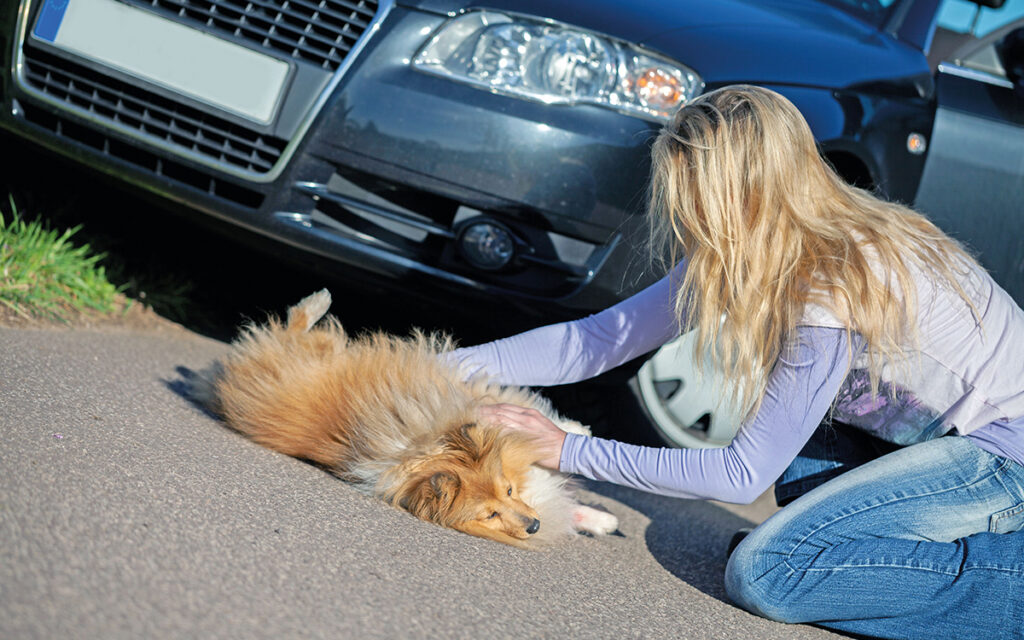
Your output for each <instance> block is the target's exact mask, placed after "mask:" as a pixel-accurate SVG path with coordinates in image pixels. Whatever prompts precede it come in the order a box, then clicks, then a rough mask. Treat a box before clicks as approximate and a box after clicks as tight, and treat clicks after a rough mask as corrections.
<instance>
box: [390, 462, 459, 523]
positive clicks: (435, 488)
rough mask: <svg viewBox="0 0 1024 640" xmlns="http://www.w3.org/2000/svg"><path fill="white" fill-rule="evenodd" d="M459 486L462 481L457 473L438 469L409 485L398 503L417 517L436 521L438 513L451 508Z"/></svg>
mask: <svg viewBox="0 0 1024 640" xmlns="http://www.w3.org/2000/svg"><path fill="white" fill-rule="evenodd" d="M461 488H462V483H461V482H460V481H459V477H458V476H457V475H455V474H453V473H449V472H446V471H438V472H437V473H435V474H433V475H431V476H427V477H422V478H420V479H419V480H417V481H416V482H415V483H413V484H412V486H409V488H408V490H407V491H405V492H404V495H402V496H401V497H400V498H399V501H398V504H399V506H401V507H402V508H403V509H405V510H406V511H408V512H409V513H412V514H413V515H415V516H417V517H420V518H424V519H426V520H435V521H436V520H437V518H438V516H439V515H440V514H442V513H445V512H447V511H448V510H449V509H450V508H451V506H452V504H453V503H454V502H455V499H456V497H458V495H459V490H460V489H461Z"/></svg>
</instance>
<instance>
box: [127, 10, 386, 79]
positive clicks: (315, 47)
mask: <svg viewBox="0 0 1024 640" xmlns="http://www.w3.org/2000/svg"><path fill="white" fill-rule="evenodd" d="M128 3H129V4H132V5H135V6H138V7H146V8H155V9H157V10H159V11H160V12H161V13H164V14H165V15H168V14H169V15H170V16H171V17H172V18H173V19H174V20H176V21H178V22H181V23H183V24H190V23H191V24H193V25H195V26H201V27H202V28H205V29H207V30H211V29H212V30H213V31H216V32H219V33H221V34H224V35H227V36H230V37H233V38H240V39H242V40H245V41H247V42H251V43H254V44H256V45H257V46H259V47H261V48H264V49H269V50H272V51H277V52H281V53H284V54H286V55H288V56H290V57H292V58H294V59H296V60H301V61H306V62H312V63H314V64H317V65H319V66H321V67H323V68H324V69H327V70H329V71H332V72H333V71H335V70H336V69H337V68H338V67H339V66H340V65H341V63H342V62H343V61H344V59H345V56H346V55H347V54H348V52H349V50H350V49H351V48H352V47H353V46H354V45H355V43H356V40H358V39H359V37H360V36H361V35H362V34H363V32H364V31H366V29H367V27H368V26H369V24H370V23H371V22H372V20H373V17H374V15H376V13H377V4H378V3H377V2H368V1H366V0H128Z"/></svg>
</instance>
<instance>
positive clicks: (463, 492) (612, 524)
mask: <svg viewBox="0 0 1024 640" xmlns="http://www.w3.org/2000/svg"><path fill="white" fill-rule="evenodd" d="M330 303H331V298H330V294H329V293H328V292H327V290H322V291H320V292H317V293H314V294H313V295H311V296H309V297H307V298H305V299H304V300H302V301H301V302H299V304H297V305H295V306H294V307H292V308H291V309H289V311H288V319H287V322H286V323H283V324H282V323H281V322H280V321H278V320H276V319H271V320H269V321H268V322H267V324H266V325H263V326H250V327H248V328H246V329H244V330H243V331H242V333H241V335H240V336H239V337H238V339H236V340H235V342H234V343H233V345H232V350H231V352H230V353H229V355H228V356H227V357H225V358H224V359H223V360H222V361H221V362H219V363H217V364H216V365H214V367H212V368H211V369H210V370H209V371H207V372H205V373H204V374H202V375H200V376H199V378H198V380H197V381H196V383H195V385H194V386H193V393H194V394H195V397H196V399H197V400H199V401H200V402H201V403H202V404H204V405H205V406H206V407H208V408H209V409H210V410H211V411H213V412H214V413H215V414H217V415H219V416H221V417H222V418H223V419H224V420H225V421H226V422H227V424H228V425H229V426H231V427H232V428H234V429H236V430H237V431H239V432H241V433H242V434H245V435H246V436H248V437H250V438H252V439H253V440H254V441H256V442H258V443H259V444H262V445H264V446H267V447H269V448H271V449H275V450H277V451H280V452H282V453H286V454H288V455H291V456H295V457H297V458H303V459H306V460H310V461H312V462H315V463H317V464H319V465H322V466H323V467H325V468H326V469H328V470H330V471H331V472H333V473H335V474H337V475H338V476H340V477H341V478H343V479H345V480H348V481H350V482H352V483H354V484H355V485H356V486H358V487H360V488H362V489H363V490H365V491H367V492H369V493H372V494H373V495H376V496H379V497H380V498H382V499H383V500H385V501H386V502H388V503H390V504H393V505H395V506H398V507H401V508H403V509H405V510H407V511H409V512H410V513H412V514H413V515H415V516H417V517H419V518H422V519H424V520H428V521H430V522H434V523H437V524H439V525H441V526H444V527H449V528H452V529H457V530H459V531H463V532H465V533H469V534H471V535H475V536H480V537H483V538H489V539H492V540H497V541H499V542H504V543H507V544H512V545H516V546H521V547H538V546H541V545H543V544H546V543H550V542H552V541H555V540H557V539H558V538H560V537H563V536H565V535H566V534H570V533H573V532H574V531H582V532H586V533H591V534H606V533H612V532H614V531H615V530H616V529H617V528H618V521H617V520H616V518H615V517H614V516H613V515H611V514H609V513H607V512H604V511H599V510H596V509H593V508H590V507H586V506H583V505H580V504H578V503H576V502H575V501H574V500H573V499H572V497H571V495H570V493H569V491H568V488H567V487H566V479H565V478H564V477H563V476H561V475H560V474H557V473H552V472H549V471H546V470H544V469H541V468H539V467H537V466H535V465H534V464H533V463H534V462H535V461H536V460H537V459H538V458H539V455H538V454H537V453H536V451H535V449H534V447H533V445H532V444H531V442H530V441H529V440H527V439H526V438H525V437H524V436H521V435H519V434H516V433H514V432H509V431H506V430H502V429H501V428H499V427H497V426H495V425H488V424H482V423H479V422H478V421H477V417H476V410H477V408H478V407H480V406H481V405H484V404H488V403H496V402H505V403H512V404H518V405H523V406H527V407H534V408H536V409H538V410H540V411H542V412H543V413H544V414H546V415H547V416H548V417H550V418H552V420H553V421H554V422H555V423H556V424H557V425H559V427H561V428H563V429H564V430H566V431H570V432H573V433H581V434H585V435H589V432H588V431H587V429H586V428H585V427H583V426H582V425H580V424H579V423H575V422H571V421H567V420H564V419H563V418H561V417H560V416H558V415H556V414H555V413H554V411H553V410H552V408H551V406H550V404H549V403H548V402H547V401H546V400H545V399H543V398H541V397H540V396H538V395H536V394H533V393H531V392H528V391H526V390H523V389H516V388H508V387H501V386H498V385H496V384H493V383H491V382H488V381H487V380H486V379H484V378H482V377H475V378H473V379H471V380H468V381H467V380H464V379H463V377H462V376H461V375H460V373H459V372H458V371H457V369H456V366H455V365H453V364H451V363H450V362H449V361H448V360H446V358H445V357H444V355H443V354H444V353H445V352H446V351H448V350H450V349H451V343H450V341H449V340H446V339H444V338H441V337H438V336H426V335H423V334H419V333H417V334H414V335H413V336H412V337H410V338H407V339H401V338H396V337H393V336H389V335H385V334H382V333H377V334H371V335H368V336H363V337H359V338H352V337H349V336H348V335H347V334H346V333H345V331H344V330H343V329H342V327H341V325H340V324H339V323H338V321H337V320H336V319H334V318H333V317H330V316H328V317H327V318H326V319H324V320H323V321H322V322H320V320H321V317H322V316H323V315H324V314H325V313H326V312H327V309H328V307H329V306H330ZM318 322H319V324H317V323H318ZM314 325H316V326H314Z"/></svg>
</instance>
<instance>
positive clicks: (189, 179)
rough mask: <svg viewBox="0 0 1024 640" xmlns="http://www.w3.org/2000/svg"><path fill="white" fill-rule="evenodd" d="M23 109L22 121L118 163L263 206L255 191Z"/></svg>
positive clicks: (26, 106) (32, 109) (246, 204)
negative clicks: (109, 157) (104, 155)
mask: <svg viewBox="0 0 1024 640" xmlns="http://www.w3.org/2000/svg"><path fill="white" fill-rule="evenodd" d="M22 109H23V113H24V116H25V120H27V121H28V122H31V123H32V124H34V125H36V126H38V127H42V128H44V129H46V130H47V131H50V132H52V133H54V134H56V135H58V136H60V137H62V138H66V139H68V140H73V141H75V142H77V143H79V144H83V145H85V146H87V147H91V148H93V149H95V150H97V151H101V152H103V153H104V154H106V155H108V156H111V157H113V158H117V159H118V160H122V161H124V162H127V163H129V164H132V165H135V166H136V167H140V168H142V169H145V170H147V171H150V172H152V173H155V174H157V175H160V176H164V177H166V178H169V179H171V180H174V181H176V182H178V183H181V184H184V185H187V186H189V187H192V188H193V189H197V190H199V191H201V192H203V193H206V194H209V195H214V196H217V197H219V198H224V199H225V200H230V201H232V202H234V203H236V204H240V205H242V206H244V207H249V208H252V209H257V208H259V207H260V206H261V205H262V204H263V194H261V193H260V192H258V191H254V190H252V189H249V188H246V187H243V186H241V185H237V184H234V183H232V182H228V181H226V180H219V179H216V178H214V177H212V176H210V175H209V174H206V173H204V172H202V171H197V170H196V169H193V168H192V167H189V166H186V165H184V164H182V163H179V162H174V161H173V160H168V159H166V158H162V157H160V156H158V155H156V154H154V153H150V152H149V151H146V150H145V149H143V148H141V147H138V146H135V145H132V144H128V143H126V142H122V141H121V140H119V139H117V138H113V137H111V136H107V135H104V134H103V133H102V132H100V131H97V130H96V129H93V128H90V127H86V126H83V125H81V124H78V123H77V122H74V121H72V120H69V119H67V118H62V117H60V116H57V115H54V114H52V113H50V112H49V111H46V110H44V109H42V108H40V107H37V106H35V105H31V104H24V105H22Z"/></svg>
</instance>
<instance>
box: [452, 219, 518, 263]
mask: <svg viewBox="0 0 1024 640" xmlns="http://www.w3.org/2000/svg"><path fill="white" fill-rule="evenodd" d="M459 249H460V250H461V252H462V256H463V257H464V258H465V259H466V260H467V261H468V262H469V263H470V264H472V265H473V266H474V267H477V268H478V269H486V270H488V271H493V270H495V269H501V268H502V267H504V266H505V265H507V264H508V263H509V262H511V261H512V257H513V256H514V255H515V252H516V244H515V240H514V239H513V238H512V233H511V232H510V231H509V230H508V229H506V228H505V227H503V226H501V225H500V224H497V223H495V222H490V221H480V222H471V223H469V224H467V225H466V226H465V227H463V229H462V233H461V234H459Z"/></svg>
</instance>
